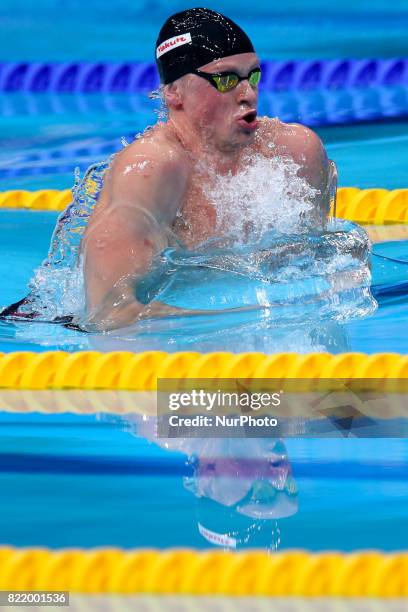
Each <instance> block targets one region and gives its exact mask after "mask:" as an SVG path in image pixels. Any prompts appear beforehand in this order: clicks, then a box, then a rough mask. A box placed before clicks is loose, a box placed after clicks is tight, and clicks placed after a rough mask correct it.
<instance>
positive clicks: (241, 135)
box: [3, 8, 329, 330]
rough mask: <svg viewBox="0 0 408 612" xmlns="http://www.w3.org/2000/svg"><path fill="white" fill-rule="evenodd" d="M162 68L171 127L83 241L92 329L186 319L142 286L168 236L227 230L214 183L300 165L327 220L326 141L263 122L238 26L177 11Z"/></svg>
mask: <svg viewBox="0 0 408 612" xmlns="http://www.w3.org/2000/svg"><path fill="white" fill-rule="evenodd" d="M156 62H157V67H158V70H159V73H160V79H161V83H162V86H163V96H164V101H165V104H166V107H167V110H168V119H167V120H166V121H165V122H159V123H157V125H155V126H154V127H153V128H151V129H149V130H147V131H146V132H145V133H144V134H143V135H142V136H141V137H139V138H138V139H136V140H135V141H134V142H133V143H131V144H130V145H128V146H127V147H126V148H125V149H123V150H122V151H121V152H120V153H118V154H117V155H116V156H115V157H114V160H113V162H112V164H111V166H110V167H109V169H108V170H107V172H106V174H105V177H104V183H103V188H102V191H101V193H100V196H99V199H98V202H97V205H96V207H95V209H94V211H93V212H92V214H91V217H90V219H89V222H88V225H87V228H86V231H85V234H84V237H83V240H82V244H81V253H82V257H83V266H84V280H85V292H86V315H85V317H84V318H83V319H82V320H81V321H80V324H81V326H82V327H84V328H85V329H89V330H110V329H115V328H119V327H124V326H127V325H129V324H131V323H133V322H135V321H137V320H139V319H143V318H150V317H155V316H162V315H163V316H165V315H171V314H177V313H180V312H185V311H181V310H180V309H177V308H175V307H171V306H167V305H165V304H163V303H160V302H157V301H153V302H151V303H150V304H148V305H147V306H146V305H145V304H142V303H140V302H138V301H137V299H136V297H135V286H136V284H137V281H138V280H139V279H140V278H142V277H143V276H144V275H145V274H146V272H147V271H148V270H149V267H150V265H151V262H152V259H153V257H154V256H155V255H156V254H157V253H159V252H160V251H161V250H162V249H163V248H165V247H166V246H167V245H168V242H167V236H168V235H169V232H172V233H173V235H174V234H175V235H176V237H177V238H179V239H180V241H182V242H183V243H184V244H185V245H186V246H187V247H189V248H192V247H194V246H195V245H197V244H198V243H201V242H202V241H204V240H206V239H208V238H210V237H212V236H214V235H215V234H216V233H217V232H218V233H219V232H220V231H221V232H222V231H223V229H224V230H225V231H227V230H228V228H221V229H220V227H219V225H217V223H216V221H217V219H216V210H215V208H214V206H213V204H212V203H211V201H210V200H209V199H208V197H206V193H208V185H209V183H210V182H211V180H212V177H214V176H223V175H230V176H234V175H236V174H238V173H239V172H240V171H242V170H243V169H244V167H245V164H248V163H250V162H249V161H248V160H250V158H251V155H261V156H264V157H265V158H268V159H270V158H273V157H276V156H279V157H287V158H289V159H291V160H293V162H295V163H296V164H298V165H299V170H298V176H299V177H302V178H303V179H304V180H306V181H307V183H308V184H309V185H310V186H311V187H313V188H314V189H315V192H314V193H316V196H315V198H314V201H313V205H314V207H315V210H316V213H317V216H316V218H317V219H318V218H324V217H325V216H326V215H327V213H328V206H329V203H328V198H327V197H326V194H327V186H328V185H327V184H328V174H329V165H328V160H327V156H326V153H325V151H324V148H323V146H322V143H321V141H320V139H319V138H318V136H317V135H316V134H315V133H314V132H313V131H312V130H310V129H308V128H306V127H304V126H301V125H298V124H285V123H282V122H280V121H279V120H278V119H277V118H275V119H270V118H267V117H262V118H260V117H258V115H257V105H258V84H259V81H260V79H261V70H260V61H259V58H258V56H257V55H256V53H255V50H254V47H253V45H252V43H251V41H250V39H249V37H248V36H247V34H245V32H244V31H243V30H242V29H241V28H240V27H239V26H238V25H237V24H236V23H234V22H233V21H232V20H231V19H229V18H228V17H225V16H224V15H221V14H219V13H217V12H214V11H212V10H209V9H206V8H193V9H188V10H186V11H183V12H180V13H177V14H175V15H173V16H171V17H169V18H168V19H167V21H166V22H165V24H164V25H163V27H162V29H161V30H160V33H159V36H158V39H157V43H156ZM282 205H283V206H284V203H282ZM3 314H12V313H10V309H6V311H4V312H3Z"/></svg>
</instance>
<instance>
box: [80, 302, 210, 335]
mask: <svg viewBox="0 0 408 612" xmlns="http://www.w3.org/2000/svg"><path fill="white" fill-rule="evenodd" d="M202 314H215V311H213V310H189V309H185V308H179V307H178V306H169V305H168V304H164V303H163V302H159V301H154V302H150V303H149V304H147V305H142V304H140V303H139V302H137V301H136V300H132V301H131V302H130V303H127V304H126V305H124V304H123V303H122V304H120V305H118V306H117V307H116V308H112V309H111V310H110V311H108V312H106V311H105V313H101V312H99V313H97V315H96V316H88V317H86V318H85V319H82V320H81V321H78V322H77V323H78V324H79V325H80V327H81V328H82V329H84V330H85V331H88V332H108V331H113V330H115V329H121V328H123V327H128V326H129V325H133V324H134V323H137V322H138V321H143V320H148V319H160V318H166V317H175V316H189V315H190V316H191V315H202Z"/></svg>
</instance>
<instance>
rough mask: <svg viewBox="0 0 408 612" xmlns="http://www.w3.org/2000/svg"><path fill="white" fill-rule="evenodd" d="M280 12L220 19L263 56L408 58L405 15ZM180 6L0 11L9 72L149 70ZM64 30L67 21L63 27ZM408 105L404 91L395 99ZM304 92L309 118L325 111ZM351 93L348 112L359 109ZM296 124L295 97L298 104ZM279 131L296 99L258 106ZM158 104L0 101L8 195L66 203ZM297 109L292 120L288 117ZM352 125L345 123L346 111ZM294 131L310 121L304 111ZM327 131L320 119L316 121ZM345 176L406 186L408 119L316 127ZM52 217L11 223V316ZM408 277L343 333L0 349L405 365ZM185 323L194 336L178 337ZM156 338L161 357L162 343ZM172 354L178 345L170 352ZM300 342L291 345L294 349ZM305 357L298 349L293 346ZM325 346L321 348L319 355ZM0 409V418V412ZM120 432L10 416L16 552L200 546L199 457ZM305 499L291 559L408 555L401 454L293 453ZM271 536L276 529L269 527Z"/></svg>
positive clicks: (195, 329) (231, 329)
mask: <svg viewBox="0 0 408 612" xmlns="http://www.w3.org/2000/svg"><path fill="white" fill-rule="evenodd" d="M328 4H330V3H327V1H323V0H310V1H309V2H308V3H305V2H304V1H303V0H288V1H287V2H285V3H284V4H282V3H280V4H279V3H275V5H271V3H270V2H269V0H268V1H267V0H262V1H260V2H258V3H257V4H256V9H254V8H251V10H249V7H248V3H247V2H245V3H244V2H242V1H241V0H239V1H235V2H220V3H217V4H216V5H214V4H213V3H209V4H208V6H210V7H211V6H214V8H216V9H218V10H221V11H224V12H225V13H227V14H229V15H231V17H233V18H235V19H236V20H237V21H238V22H240V23H241V24H242V25H243V26H244V27H246V28H247V30H248V32H249V33H250V34H251V35H252V37H253V39H254V42H255V45H256V47H257V49H258V51H259V54H260V55H261V56H262V57H263V58H264V59H273V58H276V59H306V58H341V57H356V58H366V57H397V56H405V55H407V54H408V53H407V52H408V44H407V37H406V32H407V27H408V6H407V3H406V2H405V0H399V1H398V0H396V1H394V2H392V3H389V2H386V1H385V0H372V1H371V2H366V0H344V1H343V2H342V3H341V4H336V5H334V4H333V3H332V6H328ZM185 6H186V5H185V3H182V2H179V1H175V2H172V3H171V7H169V5H168V3H164V2H161V1H158V0H154V1H145V2H129V1H128V0H117V1H116V2H115V3H105V2H101V1H100V0H89V1H88V2H87V3H83V2H80V1H79V0H70V2H66V1H65V2H62V1H61V0H41V1H38V0H37V1H36V2H34V1H33V0H3V2H2V3H1V6H0V22H1V23H2V25H3V26H4V27H3V28H2V48H1V51H0V61H24V60H30V61H48V60H49V61H65V60H67V61H71V60H87V61H98V60H101V61H105V60H107V61H109V60H112V61H122V60H124V61H126V60H129V61H132V60H151V58H152V54H153V53H152V47H153V42H154V39H155V36H156V34H157V30H158V28H159V26H160V25H161V23H162V21H163V20H164V18H165V17H167V15H168V13H169V12H170V11H176V10H178V9H181V8H185ZM61 15H62V17H63V18H61ZM395 93H396V95H397V96H402V98H403V104H405V103H406V97H407V92H406V90H404V89H403V90H400V91H398V92H395ZM352 94H353V95H352V96H351V94H350V93H348V94H347V95H346V96H345V97H344V101H343V103H344V104H345V105H346V104H350V100H351V98H353V104H357V105H363V106H364V105H366V106H367V107H368V106H369V105H370V104H374V102H373V100H374V101H375V99H376V96H378V92H370V91H368V92H367V91H364V92H352ZM315 95H316V94H312V93H309V94H308V93H307V92H306V93H303V94H302V96H303V97H301V98H300V99H298V100H297V102H296V103H297V104H298V107H299V108H302V107H304V106H307V105H309V104H310V103H311V102H313V100H312V96H315ZM350 96H351V97H350ZM289 102H290V105H291V109H292V110H293V100H290V99H289ZM277 106H278V107H279V108H280V110H281V116H282V118H285V117H286V115H285V112H287V109H288V98H287V97H286V98H285V97H284V96H281V98H279V97H278V96H277V97H276V98H274V100H273V101H271V98H270V97H268V96H267V95H264V96H263V97H262V99H261V109H262V112H265V113H268V114H274V109H275V108H276V107H277ZM153 108H154V103H153V102H152V101H150V100H149V99H148V98H147V96H146V95H142V94H137V95H136V94H135V95H132V96H105V97H102V96H98V95H88V96H77V95H72V96H68V95H65V96H40V95H33V96H24V95H21V94H7V95H5V94H3V95H1V96H0V190H2V191H3V190H6V189H29V190H33V189H42V188H46V189H48V188H57V189H63V188H68V187H70V186H71V185H72V183H73V170H74V167H75V166H78V167H79V168H80V169H81V170H85V168H86V167H87V166H88V165H89V164H90V163H92V162H94V161H96V160H99V159H102V158H105V157H106V156H107V155H109V154H110V153H112V152H114V151H115V150H118V149H119V148H120V147H121V144H120V138H121V136H125V137H127V138H128V139H131V138H132V137H133V135H135V134H137V133H138V132H140V131H142V130H143V129H144V128H145V127H146V126H147V125H149V124H152V123H154V122H155V121H156V115H155V113H154V111H153ZM285 109H286V110H285ZM345 110H348V109H345ZM297 118H298V120H301V119H302V115H301V114H299V116H298V117H297ZM316 118H318V115H316ZM317 131H318V133H319V134H320V136H321V137H322V139H323V141H324V143H325V145H326V148H327V151H328V154H329V156H330V157H331V158H332V159H334V160H335V161H336V163H337V165H338V168H339V176H340V185H342V186H356V187H360V188H369V187H384V188H387V189H395V188H405V187H407V186H408V185H407V172H406V167H407V159H408V121H407V120H406V119H404V118H400V119H399V120H396V121H394V122H392V123H390V122H371V123H369V124H363V123H361V124H354V125H349V126H341V127H318V128H317ZM55 220H56V215H55V213H45V212H26V211H5V210H1V211H0V235H1V243H0V273H1V276H2V279H3V282H2V288H1V292H0V305H5V304H7V303H9V302H11V301H14V300H16V299H19V298H20V297H22V296H23V295H24V290H25V286H26V284H27V282H28V281H29V279H30V277H31V274H32V271H33V269H34V268H35V267H36V266H38V265H39V264H40V263H41V261H42V259H43V258H44V257H45V255H46V251H47V247H48V243H49V239H50V236H51V232H52V229H53V226H54V223H55ZM374 253H375V254H376V255H381V256H386V257H390V258H394V259H395V258H396V259H400V260H402V261H403V262H404V261H408V241H398V242H397V241H388V242H384V243H381V244H377V245H375V246H374ZM405 270H406V268H405V265H404V263H397V262H391V261H387V260H382V259H380V258H379V257H374V258H373V286H374V289H375V291H376V296H377V299H378V301H379V309H378V310H377V312H376V313H375V314H374V315H372V316H370V317H368V318H366V319H363V320H356V321H354V322H350V323H348V324H347V325H346V326H345V327H342V326H338V325H334V326H330V325H329V326H327V325H326V326H324V325H322V324H321V323H320V322H317V329H316V328H314V329H307V330H304V331H305V334H306V332H307V333H309V334H310V336H311V338H310V342H309V343H308V344H307V345H305V344H303V345H302V346H299V338H301V337H302V329H299V328H295V330H293V329H292V330H288V329H277V328H275V327H273V326H272V327H268V326H267V325H266V326H265V324H264V322H263V321H260V320H259V319H258V318H257V317H256V316H255V317H254V318H249V319H248V318H245V317H244V316H243V315H242V314H237V315H231V316H228V317H222V318H220V319H217V320H214V319H211V320H208V318H207V319H206V318H195V319H194V320H188V321H187V320H185V321H181V322H180V320H178V321H176V322H175V324H173V327H172V328H171V330H170V331H171V333H170V334H169V332H168V330H166V329H165V327H164V328H163V327H162V328H159V329H157V327H156V328H155V329H154V330H153V329H152V327H151V326H150V325H149V324H148V323H146V324H144V325H142V326H141V327H140V328H139V330H138V341H137V342H136V343H135V338H132V337H127V336H126V335H125V336H122V337H118V338H104V339H100V338H99V339H93V340H92V339H89V337H87V336H85V335H84V334H78V333H75V332H72V331H71V332H69V331H68V330H63V329H60V328H58V327H57V326H46V325H32V326H31V327H30V326H28V325H26V326H16V325H11V324H0V351H6V352H7V351H13V350H28V349H29V350H36V351H43V350H47V349H52V348H65V349H68V350H78V349H80V348H83V349H86V348H97V349H101V350H109V349H112V348H130V349H131V350H145V349H147V348H165V349H166V350H169V351H174V350H180V349H187V350H197V349H201V350H220V349H221V350H225V349H226V348H228V349H229V350H235V351H242V350H265V351H266V352H274V351H281V350H286V349H289V350H302V349H303V350H311V349H313V342H315V345H317V346H320V345H321V344H322V343H323V344H324V343H325V344H324V347H325V348H326V349H327V350H330V351H332V352H341V351H344V350H359V351H366V352H369V353H371V352H376V351H383V350H385V351H397V352H401V353H407V342H406V333H405V329H406V328H407V323H408V307H407V304H408V301H407V298H406V292H405V290H401V291H398V290H397V288H398V287H397V286H398V285H400V286H401V285H403V283H404V282H405V281H406V271H405ZM181 324H182V326H183V327H181ZM153 331H155V336H153V333H152V332H153ZM153 337H154V341H155V343H156V344H155V345H152V342H153ZM170 341H171V342H170ZM293 342H295V345H293ZM291 343H292V344H291ZM319 343H320V344H319ZM0 408H1V404H0ZM126 427H127V426H126V424H124V423H123V422H121V421H118V420H112V419H109V420H108V419H107V418H106V417H102V418H97V417H93V416H84V417H80V416H76V415H68V414H62V415H39V414H28V415H24V414H21V413H20V414H19V413H12V414H9V413H6V412H1V413H0V437H1V447H0V488H1V490H2V492H3V496H2V502H1V504H0V543H2V544H14V545H18V546H31V545H40V546H44V545H45V546H50V547H66V546H69V547H71V546H85V547H87V546H106V545H116V546H123V547H125V548H130V547H139V546H142V547H144V546H156V547H159V548H163V547H168V546H194V547H199V548H202V547H204V546H208V544H207V543H206V542H205V541H204V540H203V539H202V538H201V536H199V534H198V530H197V516H196V513H197V507H196V505H197V502H196V498H195V497H194V495H193V494H192V493H190V492H188V491H187V490H186V489H185V487H184V486H183V484H182V477H183V476H185V475H188V474H190V473H191V468H190V467H188V466H187V464H186V458H187V457H186V455H183V454H182V453H180V452H174V451H173V452H170V451H165V450H164V449H162V448H159V447H158V446H157V445H155V444H152V443H151V442H148V441H147V440H146V439H145V438H143V437H140V436H135V435H132V434H131V433H129V432H128V431H126ZM286 445H287V449H288V454H289V460H290V462H291V465H292V470H293V475H294V477H295V479H296V482H297V485H298V488H299V510H298V512H297V513H296V514H295V515H293V516H292V517H290V518H285V519H282V520H280V521H279V529H280V532H281V533H280V539H281V544H280V548H281V549H285V548H291V547H296V548H299V547H305V548H309V549H312V550H326V549H339V550H353V549H357V548H370V549H372V548H380V549H384V550H401V549H406V548H407V547H408V540H407V537H408V536H407V530H406V516H407V510H408V487H407V482H408V479H407V476H408V446H407V442H406V440H402V439H401V440H399V439H391V440H390V439H387V440H378V439H375V440H362V439H340V440H333V439H331V440H322V439H309V440H307V439H306V440H296V439H290V440H288V441H286ZM271 529H272V527H271Z"/></svg>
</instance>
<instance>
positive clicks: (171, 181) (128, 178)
mask: <svg viewBox="0 0 408 612" xmlns="http://www.w3.org/2000/svg"><path fill="white" fill-rule="evenodd" d="M189 176H190V166H189V163H188V160H186V154H185V152H184V151H183V149H182V147H181V145H180V144H179V143H178V142H176V141H172V139H171V138H170V137H168V136H167V134H166V133H165V131H164V130H160V129H156V128H153V129H152V130H150V132H148V133H146V134H144V135H143V136H141V137H139V138H138V139H137V140H135V141H134V142H132V143H131V144H130V145H128V146H127V147H126V148H124V149H123V150H122V151H120V153H117V154H116V155H115V157H114V159H113V162H112V164H111V165H110V167H109V170H108V172H107V174H106V175H105V179H104V186H103V189H102V193H101V197H100V200H99V206H98V208H99V210H105V209H108V210H113V209H114V210H119V208H118V206H120V209H121V210H122V211H124V210H128V211H129V212H130V210H131V209H132V208H134V209H135V208H137V209H139V210H141V209H143V210H145V211H150V212H151V213H152V214H154V215H155V216H156V217H157V218H158V219H159V218H162V219H163V220H166V221H168V220H171V219H173V218H174V216H175V214H176V212H177V210H178V208H179V206H180V203H181V201H182V199H183V197H184V193H185V191H186V189H187V184H188V180H189Z"/></svg>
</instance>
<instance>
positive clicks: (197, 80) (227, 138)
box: [183, 53, 259, 151]
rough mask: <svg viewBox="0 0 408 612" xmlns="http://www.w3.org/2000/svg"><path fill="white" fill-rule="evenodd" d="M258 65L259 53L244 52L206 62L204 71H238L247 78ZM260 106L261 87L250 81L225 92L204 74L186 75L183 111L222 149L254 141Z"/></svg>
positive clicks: (202, 133)
mask: <svg viewBox="0 0 408 612" xmlns="http://www.w3.org/2000/svg"><path fill="white" fill-rule="evenodd" d="M258 67H259V59H258V57H257V55H256V54H255V53H241V54H239V55H230V56H229V57H224V58H222V59H220V60H215V61H213V62H211V63H210V64H206V65H205V66H202V67H200V72H206V73H209V74H210V73H220V72H235V73H236V74H238V75H239V76H241V77H246V76H247V75H248V74H249V73H250V71H251V70H253V69H254V68H258ZM257 108H258V88H257V87H251V85H250V84H249V82H248V80H244V81H240V82H239V83H238V85H237V86H236V87H234V89H231V90H230V91H227V92H224V93H222V92H219V91H218V90H217V89H216V88H215V87H214V86H213V85H212V84H211V83H209V82H208V81H207V80H206V79H204V78H202V77H200V76H197V75H194V74H191V75H187V76H186V78H185V82H184V91H183V110H184V111H185V113H186V114H187V116H188V118H189V120H190V122H191V123H192V125H193V126H194V128H195V129H197V130H198V131H199V133H200V135H201V136H202V137H203V138H204V140H207V141H208V142H210V143H212V144H213V145H215V146H216V147H217V148H218V149H220V150H225V151H228V150H234V149H237V148H241V147H243V146H245V145H247V144H250V143H251V142H252V140H253V139H254V136H255V133H256V130H257V127H258V121H257Z"/></svg>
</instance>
